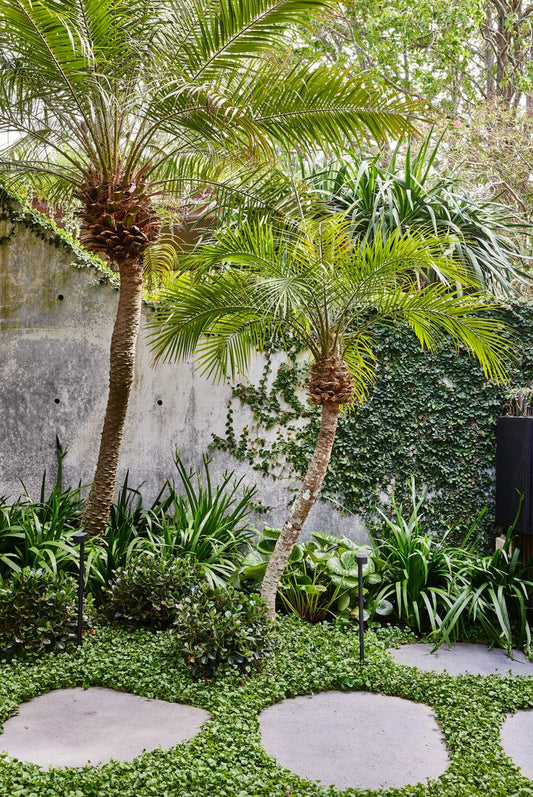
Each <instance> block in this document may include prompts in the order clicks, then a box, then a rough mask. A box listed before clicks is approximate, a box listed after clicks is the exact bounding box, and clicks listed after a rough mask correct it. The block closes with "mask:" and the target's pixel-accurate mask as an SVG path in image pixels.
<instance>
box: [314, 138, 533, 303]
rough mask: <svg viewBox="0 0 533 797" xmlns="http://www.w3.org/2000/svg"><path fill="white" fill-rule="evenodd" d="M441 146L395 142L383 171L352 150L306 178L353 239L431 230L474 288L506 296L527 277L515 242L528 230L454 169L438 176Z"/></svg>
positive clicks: (432, 276) (374, 161)
mask: <svg viewBox="0 0 533 797" xmlns="http://www.w3.org/2000/svg"><path fill="white" fill-rule="evenodd" d="M441 146H442V139H440V140H439V141H437V142H436V143H434V144H432V140H431V137H430V136H428V137H427V138H426V139H425V141H424V142H423V144H422V146H421V147H420V148H419V149H418V151H417V152H413V150H412V148H411V145H410V144H409V143H408V144H407V147H405V146H404V142H402V141H400V142H399V143H398V145H397V146H396V147H395V149H394V151H393V154H392V157H391V159H390V161H389V163H388V164H387V165H386V166H382V165H380V163H379V161H378V158H366V159H365V158H361V156H360V155H359V154H358V153H357V152H352V153H351V155H350V156H349V157H345V158H343V159H342V161H340V162H332V163H331V164H329V165H328V166H327V168H325V169H317V170H315V171H314V172H313V173H312V174H311V175H310V176H309V177H308V178H307V179H308V180H309V182H310V184H311V185H312V186H313V187H314V188H315V189H316V190H318V191H320V193H321V195H322V196H323V198H324V201H325V202H327V204H328V205H329V206H330V207H331V208H332V209H333V210H335V211H336V212H342V213H345V214H346V217H347V218H348V219H350V222H351V227H352V231H353V234H354V235H355V236H357V237H358V238H359V239H361V238H365V237H370V238H371V237H373V236H374V235H376V234H379V235H387V234H389V232H391V231H393V230H402V231H403V232H407V231H417V230H420V229H424V230H426V229H431V231H432V234H433V235H435V236H439V235H441V236H443V239H442V240H443V247H444V248H445V247H447V246H449V247H450V254H451V255H452V256H453V257H454V258H456V259H457V261H458V262H459V263H460V264H461V265H462V266H463V268H465V269H466V270H467V271H468V272H469V274H470V275H471V277H472V278H473V280H474V281H475V282H476V283H477V284H478V285H479V286H486V287H488V288H490V289H491V290H493V291H495V292H497V293H500V294H503V295H507V296H508V295H511V294H512V293H513V291H514V290H515V289H516V287H517V285H519V284H520V282H523V281H524V279H525V278H526V276H527V275H526V273H525V269H527V267H528V265H529V261H528V259H527V258H525V257H524V256H523V254H522V253H521V251H520V241H521V240H523V238H524V236H525V235H531V227H530V225H528V224H526V223H525V222H524V221H521V220H520V219H519V218H517V214H516V213H515V212H514V211H513V210H512V209H511V208H509V207H507V206H506V205H504V204H502V203H501V202H498V201H496V200H494V199H492V200H482V199H478V198H475V197H474V196H472V190H468V188H467V186H466V185H465V184H463V183H462V181H461V175H460V172H457V171H456V172H454V173H453V174H445V175H443V174H442V173H441V172H440V169H439V166H438V160H439V155H440V148H441ZM448 236H452V241H450V240H449V238H448ZM428 278H429V279H435V278H438V274H435V273H431V272H429V273H428Z"/></svg>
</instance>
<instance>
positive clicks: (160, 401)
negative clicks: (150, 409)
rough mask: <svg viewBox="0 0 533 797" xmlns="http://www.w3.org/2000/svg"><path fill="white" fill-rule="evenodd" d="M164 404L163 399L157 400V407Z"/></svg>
mask: <svg viewBox="0 0 533 797" xmlns="http://www.w3.org/2000/svg"><path fill="white" fill-rule="evenodd" d="M162 403H163V402H162V400H161V399H157V405H158V406H159V407H160V406H161V404H162Z"/></svg>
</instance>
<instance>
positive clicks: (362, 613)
mask: <svg viewBox="0 0 533 797" xmlns="http://www.w3.org/2000/svg"><path fill="white" fill-rule="evenodd" d="M367 562H368V559H367V557H366V556H357V577H358V580H359V596H358V597H359V661H360V662H361V664H364V661H365V598H364V595H363V566H364V565H366V563H367Z"/></svg>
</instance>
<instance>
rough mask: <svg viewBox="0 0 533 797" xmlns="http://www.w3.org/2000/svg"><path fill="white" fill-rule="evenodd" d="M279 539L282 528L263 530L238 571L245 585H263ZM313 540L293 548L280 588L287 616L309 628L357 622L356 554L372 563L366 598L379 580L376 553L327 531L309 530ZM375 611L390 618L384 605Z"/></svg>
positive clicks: (368, 567) (365, 575)
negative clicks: (375, 564)
mask: <svg viewBox="0 0 533 797" xmlns="http://www.w3.org/2000/svg"><path fill="white" fill-rule="evenodd" d="M279 535H280V529H271V528H265V529H263V532H262V535H261V538H260V539H259V540H258V542H257V543H256V545H255V546H254V548H253V550H252V551H250V553H249V554H248V555H247V557H246V558H245V560H244V562H243V564H242V567H241V570H240V572H239V576H240V579H241V581H242V582H244V583H245V584H246V582H253V583H260V582H261V581H262V580H263V578H264V575H265V571H266V568H267V565H268V561H269V559H270V556H271V554H272V552H273V550H274V548H275V545H276V542H277V540H278V538H279ZM310 536H311V539H310V540H305V541H303V542H299V543H296V545H295V546H294V548H293V549H292V552H291V555H290V558H289V563H288V565H287V568H286V570H285V572H284V573H283V576H282V578H281V582H280V585H279V588H278V598H279V603H281V606H282V607H283V608H284V609H285V611H286V612H287V613H289V614H296V615H298V616H299V617H301V618H302V619H303V620H306V621H308V622H310V623H319V622H322V621H323V620H333V619H337V620H340V621H342V622H346V623H350V622H354V621H357V622H358V621H359V609H358V596H359V582H358V567H357V556H358V555H360V556H364V557H366V558H367V560H368V561H367V563H366V564H365V565H364V566H363V578H364V583H365V584H366V586H365V587H364V593H365V595H366V594H367V593H368V585H376V584H378V583H379V582H380V581H381V577H380V575H379V574H378V573H377V572H376V570H375V567H374V562H373V551H372V549H371V548H370V547H369V546H368V545H361V544H360V543H357V542H354V540H351V539H349V538H348V537H337V536H336V535H335V534H329V533H327V532H321V531H311V532H310ZM372 609H373V610H376V611H377V613H378V614H382V615H383V614H387V613H388V609H389V605H388V604H387V603H386V602H385V601H383V602H382V603H381V605H377V604H376V605H375V606H374V604H373V606H372ZM365 619H366V617H365Z"/></svg>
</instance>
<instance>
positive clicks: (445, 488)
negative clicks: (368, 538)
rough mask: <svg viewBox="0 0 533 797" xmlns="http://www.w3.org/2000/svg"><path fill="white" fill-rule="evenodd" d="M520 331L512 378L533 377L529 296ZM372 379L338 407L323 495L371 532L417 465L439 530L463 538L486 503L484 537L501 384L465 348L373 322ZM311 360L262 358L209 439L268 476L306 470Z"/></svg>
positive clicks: (312, 422) (517, 315) (311, 428)
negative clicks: (239, 411) (245, 412)
mask: <svg viewBox="0 0 533 797" xmlns="http://www.w3.org/2000/svg"><path fill="white" fill-rule="evenodd" d="M504 316H505V318H506V320H507V322H508V323H509V324H510V326H511V327H512V328H513V329H514V330H516V362H515V363H514V365H513V366H512V369H511V380H510V381H511V386H529V385H530V384H532V383H533V305H527V304H521V303H517V304H514V305H512V306H509V307H508V308H507V309H506V310H505V312H504ZM377 357H378V362H379V367H378V374H377V380H376V383H375V385H374V387H373V390H372V392H371V395H370V398H369V400H368V402H367V403H365V404H363V405H358V406H356V407H355V408H354V409H353V410H352V411H351V412H346V413H344V414H343V416H342V417H341V420H340V422H339V428H338V432H337V438H336V441H335V446H334V449H333V456H332V461H331V464H330V468H329V472H328V474H327V476H326V479H325V482H324V486H323V492H322V495H323V497H325V498H328V499H329V500H331V501H333V502H334V503H335V504H336V505H337V506H339V508H341V509H344V510H345V511H347V512H350V513H354V514H358V515H360V516H361V517H362V518H363V520H364V521H365V522H366V524H367V527H368V528H369V530H370V531H371V532H376V531H378V530H379V514H378V511H377V510H378V509H380V508H383V507H384V506H386V505H387V503H388V500H387V496H388V494H389V493H390V491H391V489H394V490H395V491H396V496H397V498H399V499H400V500H401V499H403V498H405V499H407V496H408V483H409V479H410V477H411V475H414V476H415V478H416V480H417V483H418V484H419V485H420V487H422V485H425V487H427V490H428V499H427V502H426V517H427V518H428V520H429V524H430V527H431V529H432V530H433V531H434V532H435V533H443V531H444V530H445V529H446V528H449V527H450V526H451V525H453V526H455V527H456V531H455V539H456V540H458V539H460V538H461V536H462V534H463V533H464V532H465V531H466V530H467V529H468V528H469V526H470V525H471V523H472V522H473V520H474V519H475V518H476V516H477V515H478V514H479V513H480V512H481V511H482V510H483V508H484V507H485V506H487V507H488V512H487V513H486V515H485V517H484V518H483V520H482V522H481V524H480V531H481V532H482V534H483V535H484V541H485V542H486V543H487V542H488V541H489V539H490V537H491V536H492V535H493V534H494V511H493V510H494V461H495V430H496V419H497V417H498V415H501V414H502V413H503V412H504V407H505V403H506V393H507V391H508V390H509V386H502V385H496V384H494V383H491V382H487V381H486V380H485V378H484V376H483V372H482V370H481V368H480V366H479V365H478V364H477V363H476V362H475V361H473V360H472V359H471V358H470V357H468V356H467V355H466V353H462V352H459V353H457V352H456V351H455V350H454V349H453V348H451V347H450V348H444V349H442V350H440V351H439V352H438V353H430V352H427V351H421V350H420V347H419V345H418V343H417V341H416V339H415V338H414V336H413V335H412V334H410V333H408V332H405V331H398V330H391V329H387V330H381V331H380V332H379V336H378V346H377ZM306 372H307V367H306V364H305V362H302V361H301V359H300V358H298V357H297V356H296V353H294V354H293V355H292V356H291V357H290V358H289V359H288V360H287V362H284V363H283V364H282V365H280V366H279V367H277V369H276V368H273V365H272V356H271V355H269V356H268V357H267V358H266V363H265V369H264V372H263V377H262V379H261V381H260V382H259V384H258V385H257V386H254V385H249V384H238V385H236V386H235V387H234V389H233V397H232V400H231V402H230V406H229V408H228V414H227V419H226V432H225V435H224V436H223V437H217V438H215V440H214V445H215V446H216V447H218V448H222V449H224V450H226V451H229V452H230V453H231V454H233V455H234V456H235V457H237V458H238V459H240V460H245V461H247V462H249V463H250V465H251V467H252V468H254V469H255V470H257V471H259V472H260V473H262V474H264V475H268V476H271V477H273V478H280V477H282V476H285V475H293V476H294V475H302V474H303V473H304V471H305V468H306V466H307V463H308V461H309V458H310V456H311V454H312V451H313V449H314V445H315V441H316V436H317V433H318V429H319V423H320V418H319V410H318V409H317V408H315V407H313V405H312V404H311V403H310V402H308V401H307V399H306V396H305V391H304V389H303V386H304V384H305V379H306ZM236 403H240V404H242V405H245V406H246V407H248V408H249V410H250V411H251V413H252V417H253V423H251V424H249V425H248V426H245V427H244V428H242V429H240V430H239V429H238V428H237V424H236V420H235V415H234V406H235V404H236Z"/></svg>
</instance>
